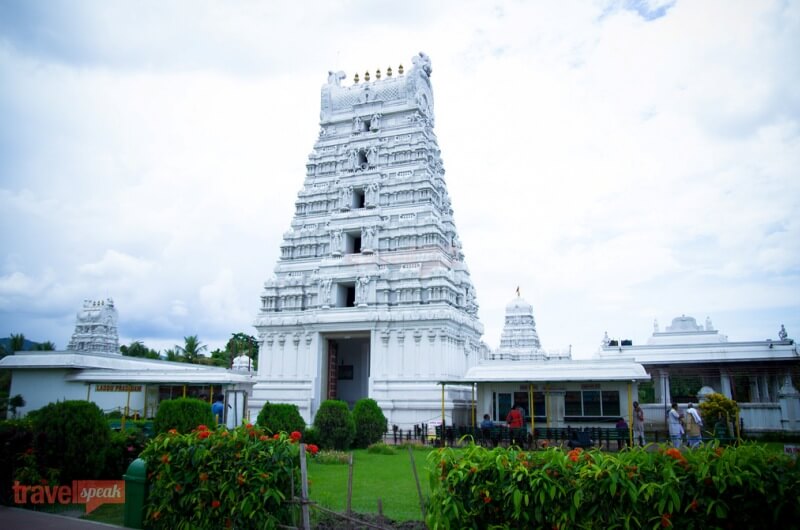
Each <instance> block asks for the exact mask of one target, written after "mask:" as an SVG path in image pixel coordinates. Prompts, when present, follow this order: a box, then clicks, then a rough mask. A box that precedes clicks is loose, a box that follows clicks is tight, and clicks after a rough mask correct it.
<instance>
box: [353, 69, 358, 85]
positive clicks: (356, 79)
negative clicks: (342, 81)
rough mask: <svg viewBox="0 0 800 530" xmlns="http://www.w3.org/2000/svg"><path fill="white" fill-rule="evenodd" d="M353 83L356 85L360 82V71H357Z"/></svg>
mask: <svg viewBox="0 0 800 530" xmlns="http://www.w3.org/2000/svg"><path fill="white" fill-rule="evenodd" d="M353 83H355V84H356V85H357V84H358V72H356V76H355V77H354V78H353Z"/></svg>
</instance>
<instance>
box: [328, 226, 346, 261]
mask: <svg viewBox="0 0 800 530" xmlns="http://www.w3.org/2000/svg"><path fill="white" fill-rule="evenodd" d="M343 243H344V237H343V234H342V231H341V230H334V231H332V232H331V255H333V256H341V255H342V244H343Z"/></svg>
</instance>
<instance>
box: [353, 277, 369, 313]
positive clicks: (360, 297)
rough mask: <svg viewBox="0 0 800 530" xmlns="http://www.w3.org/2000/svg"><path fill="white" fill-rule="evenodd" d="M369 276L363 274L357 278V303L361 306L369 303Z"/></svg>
mask: <svg viewBox="0 0 800 530" xmlns="http://www.w3.org/2000/svg"><path fill="white" fill-rule="evenodd" d="M369 282H370V277H369V276H361V277H360V278H358V279H357V280H356V300H355V301H356V304H357V305H359V306H365V305H367V296H368V295H369Z"/></svg>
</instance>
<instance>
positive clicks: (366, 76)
mask: <svg viewBox="0 0 800 530" xmlns="http://www.w3.org/2000/svg"><path fill="white" fill-rule="evenodd" d="M364 82H365V83H368V82H369V70H367V71H366V72H364Z"/></svg>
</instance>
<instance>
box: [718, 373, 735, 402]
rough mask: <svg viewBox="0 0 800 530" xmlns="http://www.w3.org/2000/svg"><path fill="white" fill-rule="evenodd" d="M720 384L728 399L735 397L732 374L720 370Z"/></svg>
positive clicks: (721, 390)
mask: <svg viewBox="0 0 800 530" xmlns="http://www.w3.org/2000/svg"><path fill="white" fill-rule="evenodd" d="M719 385H720V392H722V395H723V396H725V397H726V398H728V399H733V391H732V390H731V376H729V375H728V372H726V371H725V370H720V371H719Z"/></svg>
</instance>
